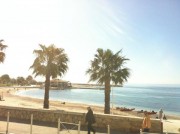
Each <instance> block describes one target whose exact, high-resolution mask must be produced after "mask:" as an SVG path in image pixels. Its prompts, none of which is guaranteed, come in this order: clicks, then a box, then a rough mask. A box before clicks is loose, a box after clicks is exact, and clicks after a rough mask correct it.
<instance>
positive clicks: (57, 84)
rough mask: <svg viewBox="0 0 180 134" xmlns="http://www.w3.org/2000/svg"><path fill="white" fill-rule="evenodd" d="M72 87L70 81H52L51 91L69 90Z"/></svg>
mask: <svg viewBox="0 0 180 134" xmlns="http://www.w3.org/2000/svg"><path fill="white" fill-rule="evenodd" d="M70 87H71V83H70V82H69V81H64V80H60V79H53V80H51V89H57V90H60V89H67V88H70Z"/></svg>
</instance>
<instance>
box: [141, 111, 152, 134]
mask: <svg viewBox="0 0 180 134" xmlns="http://www.w3.org/2000/svg"><path fill="white" fill-rule="evenodd" d="M150 128H151V120H150V116H149V114H148V112H147V111H145V112H144V118H143V122H142V131H143V132H149V130H150Z"/></svg>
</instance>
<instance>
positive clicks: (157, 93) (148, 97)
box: [16, 85, 180, 116]
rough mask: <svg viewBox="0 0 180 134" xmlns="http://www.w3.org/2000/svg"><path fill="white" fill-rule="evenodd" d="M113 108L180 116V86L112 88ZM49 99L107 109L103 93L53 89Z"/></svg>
mask: <svg viewBox="0 0 180 134" xmlns="http://www.w3.org/2000/svg"><path fill="white" fill-rule="evenodd" d="M111 89H112V90H111V106H113V107H117V106H119V107H128V108H136V110H141V109H143V110H148V111H149V110H154V111H158V110H159V109H160V108H162V109H163V110H164V112H165V113H166V114H174V115H178V116H180V86H179V85H178V86H176V85H174V86H172V85H171V86H167V85H166V86H157V85H156V86H125V87H113V88H111ZM16 94H17V95H21V96H29V97H33V98H41V99H43V98H44V90H42V89H32V90H19V91H17V92H16ZM50 100H57V101H66V102H76V103H83V104H91V105H100V106H104V90H97V89H68V90H50Z"/></svg>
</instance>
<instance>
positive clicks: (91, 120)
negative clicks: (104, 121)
mask: <svg viewBox="0 0 180 134" xmlns="http://www.w3.org/2000/svg"><path fill="white" fill-rule="evenodd" d="M87 110H88V112H87V114H86V123H87V128H88V134H90V133H91V131H92V132H93V134H95V133H96V131H95V129H94V128H93V127H92V124H94V123H95V122H96V121H95V117H94V114H93V111H92V109H91V107H87Z"/></svg>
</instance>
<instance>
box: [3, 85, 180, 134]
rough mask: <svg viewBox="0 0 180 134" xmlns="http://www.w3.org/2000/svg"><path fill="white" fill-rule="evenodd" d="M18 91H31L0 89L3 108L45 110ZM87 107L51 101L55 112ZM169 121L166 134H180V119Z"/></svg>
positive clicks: (39, 102)
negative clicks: (169, 133)
mask: <svg viewBox="0 0 180 134" xmlns="http://www.w3.org/2000/svg"><path fill="white" fill-rule="evenodd" d="M17 90H30V89H29V88H0V94H1V96H2V95H3V99H4V101H0V105H3V106H15V107H27V108H36V109H43V100H42V99H35V98H30V97H23V96H17V95H15V94H14V93H15V92H16V91H17ZM87 106H89V105H85V104H76V103H69V102H60V101H51V100H50V109H55V110H66V111H76V112H82V113H86V112H87V109H86V108H87ZM91 107H92V109H93V111H94V113H103V107H100V106H91ZM112 114H117V115H123V116H131V117H132V116H138V117H142V116H143V113H138V112H137V111H129V112H122V111H119V110H116V109H113V113H112ZM156 116H157V114H156V115H152V116H151V118H155V117H156ZM166 117H167V120H164V121H163V123H164V132H171V133H180V117H179V116H173V115H166Z"/></svg>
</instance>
